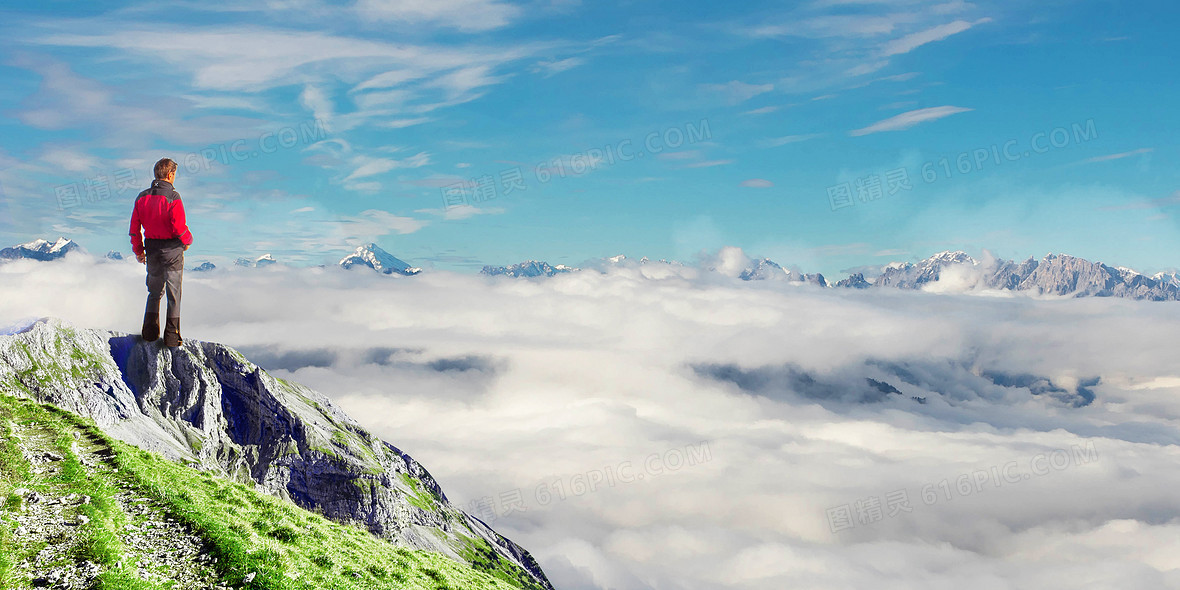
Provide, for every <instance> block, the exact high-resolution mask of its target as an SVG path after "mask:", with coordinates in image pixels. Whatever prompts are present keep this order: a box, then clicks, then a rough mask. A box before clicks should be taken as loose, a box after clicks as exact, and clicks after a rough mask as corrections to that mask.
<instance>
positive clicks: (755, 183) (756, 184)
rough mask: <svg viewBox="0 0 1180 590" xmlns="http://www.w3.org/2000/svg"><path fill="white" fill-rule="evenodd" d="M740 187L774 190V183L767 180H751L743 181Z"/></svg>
mask: <svg viewBox="0 0 1180 590" xmlns="http://www.w3.org/2000/svg"><path fill="white" fill-rule="evenodd" d="M739 186H742V187H745V188H773V187H774V183H773V182H771V181H769V180H766V179H765V178H750V179H747V180H743V181H742V182H741V184H739Z"/></svg>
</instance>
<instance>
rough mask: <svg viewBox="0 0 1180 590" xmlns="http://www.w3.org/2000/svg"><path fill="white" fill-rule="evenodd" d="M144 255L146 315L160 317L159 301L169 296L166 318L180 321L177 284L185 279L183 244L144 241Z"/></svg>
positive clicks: (164, 241) (172, 240) (178, 288)
mask: <svg viewBox="0 0 1180 590" xmlns="http://www.w3.org/2000/svg"><path fill="white" fill-rule="evenodd" d="M143 249H144V252H146V253H147V288H148V298H147V310H146V311H147V313H157V314H158V313H160V298H161V297H162V296H163V295H164V292H165V289H166V290H167V292H168V315H167V316H166V317H169V318H179V317H180V282H181V279H183V278H184V244H182V243H181V242H180V238H172V239H170V240H151V239H149V240H144V241H143Z"/></svg>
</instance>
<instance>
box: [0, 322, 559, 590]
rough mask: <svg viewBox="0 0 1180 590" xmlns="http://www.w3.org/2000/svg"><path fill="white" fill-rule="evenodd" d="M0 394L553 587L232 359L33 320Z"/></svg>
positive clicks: (281, 388) (385, 458)
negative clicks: (61, 411) (74, 415)
mask: <svg viewBox="0 0 1180 590" xmlns="http://www.w3.org/2000/svg"><path fill="white" fill-rule="evenodd" d="M0 392H2V393H7V394H10V395H16V396H18V397H27V398H32V399H36V400H37V401H40V402H49V403H53V404H55V405H57V406H59V407H61V408H64V409H67V410H70V411H72V412H75V413H77V414H80V415H83V416H87V417H90V418H92V419H93V420H94V421H95V422H96V424H98V426H99V427H101V428H103V429H104V430H105V431H106V432H108V433H109V434H111V435H112V436H114V437H116V438H119V439H121V440H123V441H125V442H128V443H131V444H134V445H136V446H139V447H140V448H144V449H147V450H151V451H154V452H158V453H161V454H163V455H165V456H168V457H170V458H173V459H176V460H180V461H185V462H188V463H191V464H194V465H196V466H199V467H201V468H204V469H210V470H215V471H217V472H220V473H221V474H223V475H225V476H226V477H229V478H231V479H235V480H237V481H242V482H248V481H252V482H254V483H255V484H256V485H257V486H258V487H259V488H260V489H262V490H264V491H266V492H267V493H270V494H273V495H276V496H280V497H283V498H288V499H290V500H291V501H293V502H294V503H296V504H298V505H299V506H302V507H304V508H307V509H310V510H317V511H320V512H322V513H323V514H324V515H325V516H327V517H328V518H331V519H333V520H337V521H342V522H354V523H358V524H361V525H362V526H364V527H366V528H368V530H369V531H371V532H372V533H373V534H374V535H377V536H379V537H382V538H384V539H387V540H388V541H390V542H393V543H395V544H399V545H404V546H408V547H413V548H418V549H425V550H431V551H438V552H441V553H443V554H446V555H448V556H450V557H451V558H453V559H455V560H456V561H463V562H467V561H468V558H470V556H472V555H479V556H480V559H479V560H478V561H479V562H480V563H479V564H475V563H473V565H479V566H481V567H485V568H489V567H490V568H494V569H496V570H497V572H498V573H497V575H498V576H500V577H502V578H504V577H508V578H510V579H513V580H514V581H515V582H516V583H518V584H519V585H520V586H522V587H525V588H538V589H550V588H552V586H551V585H550V583H549V581H548V580H547V579H546V577H545V574H544V573H543V572H542V571H541V568H540V567H539V566H538V565H537V563H536V561H534V560H533V558H532V557H531V556H530V555H529V554H528V552H527V551H525V550H524V549H522V548H521V547H519V546H518V545H516V544H515V543H513V542H512V541H510V540H508V539H507V538H505V537H503V536H502V535H500V534H498V533H496V532H495V531H494V530H492V529H491V528H490V527H488V526H487V525H486V524H485V523H483V522H482V521H480V520H479V519H477V518H474V517H472V516H470V515H468V514H466V513H464V512H463V511H462V510H460V509H459V508H457V507H456V506H454V505H453V504H451V502H450V501H449V500H447V497H446V495H445V494H444V493H443V491H442V489H441V488H440V487H439V485H438V483H437V482H435V480H434V478H433V477H431V475H430V474H429V473H428V472H427V471H426V469H425V468H423V467H422V466H421V465H420V464H419V463H418V462H417V461H415V460H414V459H413V458H411V457H410V456H409V455H407V454H406V453H403V452H402V451H401V450H399V449H398V448H397V447H395V446H393V445H391V444H389V443H387V442H384V441H382V440H380V439H378V438H377V437H375V436H373V435H372V434H370V433H369V432H368V431H367V430H365V429H364V428H362V427H361V426H360V425H359V424H358V423H357V422H356V421H355V420H353V419H352V418H350V417H349V416H348V415H346V414H345V413H344V412H343V411H341V410H340V409H339V408H337V407H336V406H334V405H333V404H332V403H331V402H330V401H329V400H328V399H327V398H326V397H324V396H323V395H321V394H319V393H316V392H315V391H312V390H311V389H308V388H306V387H303V386H300V385H297V384H294V383H290V382H287V381H284V380H281V379H276V378H274V377H272V376H271V375H270V374H268V373H267V372H266V371H263V370H262V369H260V368H259V367H257V366H256V365H254V364H253V363H251V362H250V361H249V360H247V359H246V358H245V357H243V356H242V355H241V354H240V353H238V352H237V351H235V350H234V349H232V348H229V347H227V346H224V345H221V344H216V343H212V342H200V341H196V340H186V341H185V344H184V346H182V347H179V348H175V349H168V348H165V347H163V346H161V345H160V344H159V342H156V343H147V342H144V341H143V340H142V339H140V338H139V337H138V336H131V335H127V334H120V333H116V332H107V331H101V330H88V329H79V328H75V327H73V326H71V325H69V324H67V323H64V322H62V321H60V320H55V319H43V320H38V321H36V322H34V323H32V324H31V325H29V326H27V327H24V328H23V329H21V330H19V331H16V333H15V334H12V335H0ZM465 556H466V557H465Z"/></svg>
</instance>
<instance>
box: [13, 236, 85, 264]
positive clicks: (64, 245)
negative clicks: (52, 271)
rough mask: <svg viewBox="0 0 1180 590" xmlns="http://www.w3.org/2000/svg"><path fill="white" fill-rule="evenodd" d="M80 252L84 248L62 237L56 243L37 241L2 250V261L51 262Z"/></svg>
mask: <svg viewBox="0 0 1180 590" xmlns="http://www.w3.org/2000/svg"><path fill="white" fill-rule="evenodd" d="M80 250H82V247H81V246H79V245H78V243H77V242H75V241H73V240H71V239H69V238H66V237H60V238H58V239H57V241H56V242H50V241H49V240H42V239H36V240H33V241H31V242H26V243H24V244H17V245H15V246H12V247H11V248H4V249H3V250H0V259H4V260H19V259H28V260H40V261H49V260H57V259H60V258H65V256H66V254H69V253H70V252H75V251H80Z"/></svg>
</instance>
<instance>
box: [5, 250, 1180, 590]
mask: <svg viewBox="0 0 1180 590" xmlns="http://www.w3.org/2000/svg"><path fill="white" fill-rule="evenodd" d="M749 261H750V258H749V257H748V256H746V254H745V253H743V252H741V251H740V250H738V249H736V248H728V249H725V250H723V251H721V252H718V253H717V255H716V256H713V257H710V258H709V259H708V260H707V262H706V264H712V265H715V266H717V267H718V268H719V269H722V270H724V272H707V271H704V270H702V269H700V268H696V267H688V266H676V265H668V264H645V265H639V264H621V265H611V266H608V267H607V268H608V271H607V272H605V273H598V272H592V271H587V272H579V273H573V274H568V275H559V276H557V277H554V278H552V279H548V280H542V281H533V280H511V279H503V280H501V279H493V278H488V277H482V276H465V275H456V274H450V273H426V274H423V275H420V276H417V277H412V278H399V277H387V276H379V275H376V274H375V273H371V272H356V271H353V272H346V271H342V270H339V269H335V268H329V269H288V268H283V267H281V266H279V267H272V268H267V269H223V270H218V271H214V272H213V273H211V274H196V273H192V274H189V275H187V276H186V285H185V287H186V289H185V295H186V298H185V306H186V307H185V312H184V331H185V335H186V337H188V338H190V339H203V340H215V341H220V342H224V343H227V344H230V345H232V346H235V347H238V348H241V349H243V350H244V351H245V352H246V353H247V354H248V355H249V356H252V357H253V358H255V359H256V360H258V361H259V362H261V363H262V364H264V365H265V366H269V367H272V368H273V369H274V371H275V372H276V373H277V374H278V375H280V376H284V377H289V378H292V379H295V380H297V381H300V382H302V383H305V384H307V385H309V386H312V387H314V388H317V389H319V390H320V391H322V392H324V393H325V394H327V395H329V396H331V397H332V398H334V399H335V400H336V401H338V402H339V403H340V404H342V405H343V406H344V407H345V408H346V409H347V410H348V411H349V412H350V413H351V414H352V415H353V416H355V417H356V418H358V419H359V420H360V421H361V422H362V423H364V424H365V425H366V426H368V427H370V428H372V429H374V430H375V431H376V432H378V433H379V434H381V435H382V436H383V437H384V438H386V439H387V440H389V441H391V442H393V443H394V444H397V445H398V446H399V447H401V448H402V449H404V450H406V451H407V452H409V453H410V454H412V455H414V456H415V457H416V458H417V459H419V460H420V461H422V462H423V464H424V465H426V466H427V467H428V468H430V470H431V472H432V473H433V474H434V475H435V476H436V477H437V478H438V479H439V481H440V482H441V483H442V485H443V486H444V489H445V490H446V491H447V493H448V495H449V496H450V497H451V498H452V499H454V500H456V501H458V502H459V503H460V504H463V505H465V506H470V504H469V503H470V502H474V501H479V500H481V499H483V498H487V499H489V500H490V501H491V502H492V505H493V506H499V505H500V504H499V502H500V499H501V498H503V497H504V495H507V496H511V495H513V494H514V493H515V492H516V491H519V493H520V495H521V497H522V498H523V500H524V503H523V510H515V511H513V512H511V513H508V514H503V513H502V511H501V510H497V514H496V515H495V518H494V522H493V523H492V524H493V526H495V527H496V528H497V530H499V531H501V532H503V533H504V534H506V535H507V536H509V537H511V538H513V539H514V540H516V541H518V542H520V543H521V544H522V545H523V546H524V547H526V548H528V549H529V550H531V551H532V552H533V554H534V556H536V557H537V558H538V560H539V561H540V563H541V565H542V567H544V568H545V570H546V571H547V572H548V573H549V574H550V575H551V577H552V578H553V580H554V582H555V583H556V585H557V587H559V588H562V589H575V590H576V589H595V588H600V589H603V590H605V589H608V588H612V589H619V590H632V589H635V590H638V589H641V588H643V589H646V588H676V589H693V590H695V589H701V590H706V589H707V590H714V589H718V590H719V589H741V590H745V589H750V590H753V589H765V588H804V587H805V588H833V589H834V588H885V589H899V590H900V589H906V590H909V589H912V588H956V589H960V590H974V589H977V588H978V589H992V588H1016V589H1030V590H1031V589H1040V588H1116V587H1117V588H1119V589H1120V590H1137V589H1145V590H1146V589H1152V590H1155V589H1159V588H1177V587H1180V541H1178V539H1180V496H1177V494H1176V493H1175V490H1176V489H1177V488H1178V487H1180V468H1178V467H1177V465H1180V395H1178V394H1180V370H1178V369H1177V365H1176V363H1175V358H1174V357H1175V347H1174V342H1175V334H1176V333H1177V330H1180V315H1178V314H1177V313H1176V306H1175V305H1174V304H1172V303H1153V302H1137V301H1128V300H1111V299H1098V298H1095V299H1081V300H1060V299H1036V298H1030V297H1023V296H1019V297H1009V298H999V297H990V296H979V295H973V296H972V295H956V294H936V293H920V292H894V291H882V290H872V291H868V292H860V291H836V290H827V291H824V290H819V289H817V288H814V287H810V286H806V285H798V284H795V283H789V282H749V283H746V282H741V281H739V280H737V279H734V278H732V276H727V275H733V274H735V271H737V270H738V267H740V266H742V265H744V264H746V263H748V262H749ZM959 280H960V281H961V280H962V277H960V279H959ZM142 291H143V280H142V268H141V267H139V266H138V265H136V264H134V263H133V262H128V263H98V264H96V263H94V262H93V261H91V260H89V259H86V258H84V257H76V258H72V259H71V260H67V261H64V262H60V263H32V262H14V263H6V264H2V265H0V325H4V324H7V323H8V321H9V320H14V319H17V318H21V317H28V316H43V315H53V316H58V317H64V318H66V319H69V320H71V321H73V322H75V323H77V324H79V325H82V326H89V327H99V328H112V329H118V330H123V331H134V330H135V329H136V328H137V327H138V324H139V321H140V312H141V310H142V302H143V293H142ZM1095 378H1097V381H1096V382H1095ZM868 379H874V380H876V381H878V382H879V383H881V384H885V385H888V386H889V387H891V388H894V389H897V390H899V391H900V392H901V393H893V392H890V391H889V390H888V389H887V388H885V386H884V385H874V384H872V383H871V382H870V381H868ZM874 392H875V393H874ZM1087 395H1092V399H1090V401H1088V402H1087V401H1086V399H1087ZM913 397H923V398H925V403H920V402H918V401H917V400H914V399H913ZM702 443H706V444H707V446H703V445H702ZM1078 450H1080V451H1081V454H1080V455H1079V454H1078V453H1077V451H1078ZM706 451H707V452H706ZM1063 453H1064V454H1063ZM653 456H654V457H655V459H651V457H653ZM690 457H692V458H693V459H694V460H693V461H692V462H691V463H690V462H689V458H690ZM1038 457H1039V459H1038ZM678 461H679V462H678ZM608 470H610V471H611V472H612V473H613V474H614V477H613V479H612V480H611V481H613V485H609V483H608V482H607V479H606V473H607V471H608ZM622 472H626V473H629V474H630V475H631V476H634V477H633V479H632V478H628V479H631V481H629V482H624V481H622V480H620V478H619V474H620V473H622ZM639 475H643V476H644V477H643V478H642V479H640V478H639V477H638V476H639ZM1006 476H1008V477H1006ZM1026 476H1027V477H1026ZM599 479H601V481H598V480H599ZM591 481H595V482H596V483H595V490H594V491H588V490H585V489H583V487H584V486H586V485H588V483H589V482H591ZM996 482H999V485H996ZM899 490H905V491H906V493H907V495H908V498H907V499H908V508H909V509H910V510H909V511H908V512H907V511H898V512H897V513H896V514H894V515H892V516H890V515H889V508H888V505H889V503H888V501H887V496H889V495H891V494H896V493H897V492H898V491H899ZM541 492H543V493H541ZM579 492H580V493H579ZM872 498H877V501H878V502H879V505H874V504H873V503H872V500H871V499H872ZM544 500H547V501H544ZM858 502H859V503H860V508H862V509H863V511H864V515H865V522H864V523H861V522H856V521H855V519H856V518H857V505H858ZM841 506H848V507H849V510H850V511H851V512H850V514H852V517H853V519H854V521H853V522H854V525H853V526H851V527H849V528H847V529H846V530H840V531H838V532H835V533H834V532H833V531H832V529H831V524H832V521H831V520H830V519H829V512H828V511H829V510H830V509H839V507H841ZM877 510H880V512H879V513H878V512H877Z"/></svg>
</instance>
